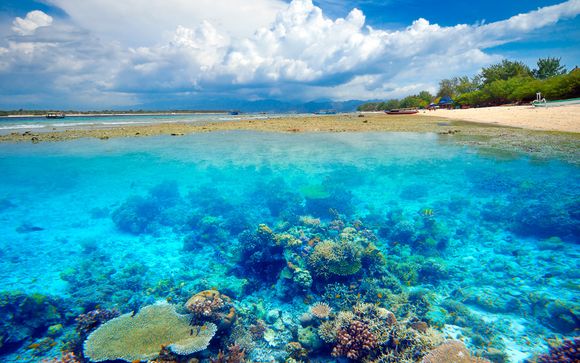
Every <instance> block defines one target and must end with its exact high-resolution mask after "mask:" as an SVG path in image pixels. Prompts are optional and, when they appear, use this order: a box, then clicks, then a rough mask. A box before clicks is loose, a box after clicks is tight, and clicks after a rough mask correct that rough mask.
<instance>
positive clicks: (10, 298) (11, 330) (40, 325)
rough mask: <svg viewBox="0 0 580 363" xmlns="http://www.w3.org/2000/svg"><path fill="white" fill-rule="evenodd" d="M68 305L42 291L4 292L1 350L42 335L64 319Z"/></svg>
mask: <svg viewBox="0 0 580 363" xmlns="http://www.w3.org/2000/svg"><path fill="white" fill-rule="evenodd" d="M65 315H66V309H65V304H63V302H62V301H60V300H59V299H55V298H53V297H49V296H45V295H42V294H31V295H28V294H24V293H21V292H2V293H0V350H1V349H2V348H5V347H6V346H9V345H14V344H19V343H22V342H23V341H24V340H26V339H28V338H30V337H38V336H40V335H41V334H43V333H45V332H46V331H47V330H48V329H49V327H50V326H52V325H54V324H58V323H60V322H64V321H65V319H66V316H65Z"/></svg>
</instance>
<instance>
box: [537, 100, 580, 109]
mask: <svg viewBox="0 0 580 363" xmlns="http://www.w3.org/2000/svg"><path fill="white" fill-rule="evenodd" d="M532 105H533V106H534V107H558V106H570V105H580V98H571V99H568V100H557V101H546V99H545V98H541V99H536V100H535V101H533V102H532Z"/></svg>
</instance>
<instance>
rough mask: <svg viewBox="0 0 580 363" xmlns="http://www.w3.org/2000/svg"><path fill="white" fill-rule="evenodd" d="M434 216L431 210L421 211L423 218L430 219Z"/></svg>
mask: <svg viewBox="0 0 580 363" xmlns="http://www.w3.org/2000/svg"><path fill="white" fill-rule="evenodd" d="M434 214H435V212H434V211H433V209H423V215H424V216H425V217H432V216H433V215H434Z"/></svg>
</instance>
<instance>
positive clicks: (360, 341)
mask: <svg viewBox="0 0 580 363" xmlns="http://www.w3.org/2000/svg"><path fill="white" fill-rule="evenodd" d="M336 339H337V342H338V343H337V344H336V346H335V347H334V348H333V349H332V355H333V356H334V357H340V356H344V357H347V358H349V359H354V360H356V359H360V358H362V357H364V356H366V355H368V354H369V353H370V351H371V350H372V349H373V348H375V347H377V338H376V337H375V336H374V334H373V333H372V332H371V330H370V329H369V327H368V326H367V325H366V324H364V323H363V322H360V321H358V320H353V321H352V322H351V323H350V325H349V326H348V327H347V328H345V329H340V330H339V331H338V334H337V337H336Z"/></svg>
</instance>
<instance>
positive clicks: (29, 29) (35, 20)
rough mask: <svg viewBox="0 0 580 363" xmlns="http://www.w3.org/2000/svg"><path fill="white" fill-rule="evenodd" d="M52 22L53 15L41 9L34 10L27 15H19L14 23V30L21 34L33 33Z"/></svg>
mask: <svg viewBox="0 0 580 363" xmlns="http://www.w3.org/2000/svg"><path fill="white" fill-rule="evenodd" d="M50 24H52V17H51V16H50V15H48V14H45V13H44V12H42V11H40V10H34V11H31V12H29V13H28V14H26V17H25V18H24V19H23V18H20V17H17V18H16V19H14V22H13V23H12V25H13V26H12V30H14V32H16V33H18V34H20V35H31V34H33V33H34V31H35V30H36V29H37V28H40V27H42V26H49V25H50Z"/></svg>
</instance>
